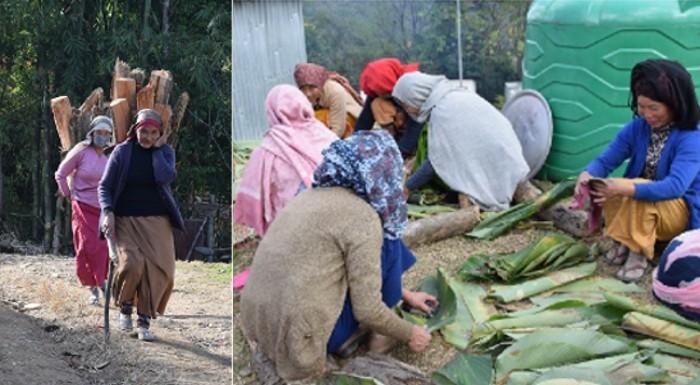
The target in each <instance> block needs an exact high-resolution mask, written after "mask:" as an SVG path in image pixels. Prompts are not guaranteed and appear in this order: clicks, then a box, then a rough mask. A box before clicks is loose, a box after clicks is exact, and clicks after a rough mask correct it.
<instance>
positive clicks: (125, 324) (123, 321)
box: [119, 313, 134, 332]
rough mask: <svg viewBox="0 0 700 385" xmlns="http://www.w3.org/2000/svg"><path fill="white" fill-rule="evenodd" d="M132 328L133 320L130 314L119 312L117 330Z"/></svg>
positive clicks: (129, 329) (130, 329)
mask: <svg viewBox="0 0 700 385" xmlns="http://www.w3.org/2000/svg"><path fill="white" fill-rule="evenodd" d="M133 329H134V321H132V320H131V314H124V313H119V330H122V331H127V332H128V331H132V330H133Z"/></svg>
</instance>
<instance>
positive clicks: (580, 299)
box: [530, 278, 607, 307]
mask: <svg viewBox="0 0 700 385" xmlns="http://www.w3.org/2000/svg"><path fill="white" fill-rule="evenodd" d="M583 280H585V278H584V279H582V281H583ZM555 290H556V289H555ZM568 301H574V303H582V304H584V305H589V306H590V305H597V304H601V303H606V302H607V300H606V299H605V296H604V295H603V293H601V292H596V291H591V292H588V293H586V292H581V293H565V294H555V295H539V296H536V297H532V298H530V302H532V303H533V304H535V305H537V306H538V307H549V306H552V305H556V304H558V303H566V302H568Z"/></svg>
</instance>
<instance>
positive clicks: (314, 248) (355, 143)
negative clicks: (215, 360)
mask: <svg viewBox="0 0 700 385" xmlns="http://www.w3.org/2000/svg"><path fill="white" fill-rule="evenodd" d="M313 186H314V187H313V188H312V189H310V190H306V191H304V192H302V193H300V194H299V195H298V196H297V197H296V198H294V200H292V201H291V202H290V203H289V204H288V205H287V207H286V208H285V210H284V211H283V212H282V213H281V214H280V215H279V217H278V218H277V219H276V220H275V222H274V223H273V224H272V226H270V229H269V231H268V232H267V235H265V237H264V238H263V240H262V242H261V243H260V245H259V247H258V250H257V252H256V254H255V257H254V259H253V267H252V272H251V274H250V279H249V281H248V285H246V287H245V289H244V290H243V293H242V295H241V320H242V325H243V329H244V330H245V332H246V334H247V336H248V338H251V339H253V340H255V341H256V342H257V346H258V348H259V349H260V350H261V351H262V353H264V354H265V355H266V356H267V357H268V358H270V359H271V360H272V361H273V362H274V363H275V367H276V370H277V373H278V374H279V375H280V377H282V378H283V379H284V380H287V381H290V380H296V379H302V378H307V377H314V376H319V375H322V374H323V371H324V367H325V361H326V354H327V353H331V352H335V351H337V350H338V349H340V347H341V345H343V344H344V342H345V341H346V340H348V339H349V338H350V336H351V335H353V334H354V333H355V332H356V330H357V329H358V327H359V325H360V324H361V325H362V326H363V327H366V328H368V329H370V330H372V331H374V332H376V333H379V335H383V336H389V337H393V338H395V339H397V340H400V341H404V342H408V345H409V347H410V348H411V349H412V350H413V351H417V352H420V351H422V350H424V349H425V348H426V346H427V345H428V343H429V342H430V340H431V338H430V334H429V333H428V332H427V331H426V330H425V329H424V328H423V327H421V326H417V325H413V324H411V323H409V322H407V321H405V320H402V319H401V318H399V316H398V315H397V314H396V313H395V312H394V311H392V310H391V307H393V306H395V305H396V304H397V303H398V302H399V300H400V299H401V297H402V296H403V299H404V301H405V302H407V303H408V304H409V305H411V306H414V307H416V308H418V309H420V310H423V311H425V312H428V313H429V312H430V311H431V307H430V306H429V304H430V302H435V301H436V300H435V298H434V297H432V296H430V295H428V294H425V293H419V292H410V291H408V290H405V289H402V288H401V275H402V273H403V272H404V271H406V270H407V269H408V268H410V267H411V265H412V264H413V263H414V262H415V257H414V256H413V254H411V252H410V251H409V250H408V249H407V248H406V246H405V245H404V244H403V243H402V242H401V240H400V235H401V232H402V231H403V230H404V229H405V227H406V225H407V222H408V220H407V207H406V202H405V201H404V199H403V196H402V194H401V155H400V153H399V150H398V148H397V147H396V144H395V143H394V140H393V139H392V138H391V137H390V136H389V134H387V133H386V132H384V131H364V132H361V133H358V134H355V135H353V136H351V137H350V138H349V139H346V140H338V141H335V142H333V144H331V146H330V148H329V149H328V150H326V151H324V160H323V163H321V165H320V166H319V167H318V169H317V170H316V172H315V175H314V184H313Z"/></svg>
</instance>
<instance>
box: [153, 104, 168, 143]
mask: <svg viewBox="0 0 700 385" xmlns="http://www.w3.org/2000/svg"><path fill="white" fill-rule="evenodd" d="M153 109H154V110H156V111H158V113H159V114H160V120H161V121H162V122H163V134H164V135H168V136H170V134H171V133H172V130H171V129H170V117H171V116H172V115H173V109H172V108H171V107H170V105H168V104H159V103H156V105H155V106H154V107H153Z"/></svg>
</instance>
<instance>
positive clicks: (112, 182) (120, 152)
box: [97, 139, 185, 230]
mask: <svg viewBox="0 0 700 385" xmlns="http://www.w3.org/2000/svg"><path fill="white" fill-rule="evenodd" d="M134 146H138V144H137V143H136V139H130V140H127V141H125V142H123V143H120V144H118V145H117V147H115V148H114V151H113V152H112V155H110V157H109V161H108V162H107V167H106V168H105V171H104V174H102V179H101V180H100V184H99V186H98V187H97V195H98V197H99V200H100V208H101V209H102V211H103V212H104V211H105V210H106V209H109V210H111V211H114V208H115V206H116V203H117V202H118V201H119V197H120V196H121V195H122V193H123V192H124V187H125V186H126V179H127V176H128V174H129V166H130V163H131V153H132V151H133V148H134ZM175 175H176V172H175V151H173V148H172V147H170V145H168V144H166V145H163V146H161V147H158V148H154V149H153V177H154V179H155V182H156V185H157V187H156V188H157V189H158V193H159V194H160V195H161V196H162V197H163V200H164V203H165V206H166V207H167V209H168V213H169V217H170V223H171V224H172V225H173V227H175V228H178V229H180V230H185V223H184V221H183V219H182V215H181V214H180V209H179V208H178V206H177V202H176V201H175V196H174V195H173V190H172V189H171V187H170V183H172V182H173V181H174V180H175ZM100 223H102V219H101V218H100Z"/></svg>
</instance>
